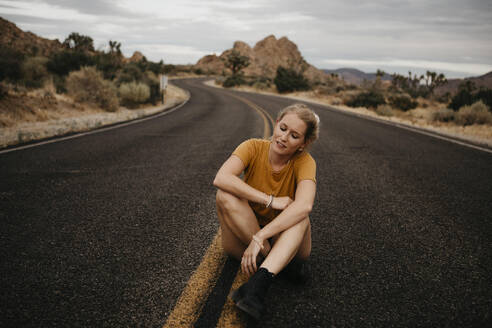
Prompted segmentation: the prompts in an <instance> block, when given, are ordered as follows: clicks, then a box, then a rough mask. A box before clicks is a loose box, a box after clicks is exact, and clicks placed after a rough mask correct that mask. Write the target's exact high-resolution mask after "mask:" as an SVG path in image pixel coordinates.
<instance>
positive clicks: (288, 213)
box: [214, 104, 319, 319]
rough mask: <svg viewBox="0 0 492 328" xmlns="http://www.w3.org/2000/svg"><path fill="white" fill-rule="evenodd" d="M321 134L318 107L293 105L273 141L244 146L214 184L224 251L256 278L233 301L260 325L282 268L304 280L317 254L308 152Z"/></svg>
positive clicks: (280, 121)
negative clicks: (314, 252)
mask: <svg viewBox="0 0 492 328" xmlns="http://www.w3.org/2000/svg"><path fill="white" fill-rule="evenodd" d="M318 131H319V118H318V116H317V115H316V114H315V113H314V112H313V111H312V110H311V109H309V108H308V107H307V106H305V105H303V104H294V105H291V106H288V107H286V108H284V109H283V110H282V111H280V113H279V114H278V117H277V121H276V124H275V127H274V131H273V136H272V137H271V139H270V140H262V139H250V140H247V141H245V142H243V143H242V144H240V145H239V146H238V147H237V148H236V150H235V151H234V152H233V154H232V155H231V157H229V159H227V160H226V161H225V163H224V164H223V165H222V167H221V168H220V169H219V171H218V173H217V176H216V178H215V180H214V186H216V187H217V188H218V189H219V190H218V191H217V215H218V217H219V221H220V227H221V230H222V245H223V247H224V250H225V251H226V252H227V253H228V254H229V255H231V256H233V257H235V258H237V259H238V260H240V261H241V268H242V270H243V272H245V273H247V274H248V276H250V279H249V280H248V282H246V283H245V284H243V285H242V286H241V287H240V288H239V289H238V290H236V291H234V292H233V293H232V296H231V297H232V299H233V301H234V303H235V304H236V306H237V307H239V308H240V309H242V310H243V311H245V312H246V313H248V314H250V315H252V316H253V317H255V318H256V319H259V318H260V316H261V314H262V312H263V311H264V304H263V299H264V297H265V294H266V292H267V289H268V287H269V285H270V284H271V282H272V280H273V277H274V276H275V275H277V274H279V273H280V272H281V271H282V270H283V272H285V273H286V274H288V277H291V278H296V279H297V280H302V279H303V278H304V276H303V270H304V267H305V261H306V260H307V259H308V257H309V255H310V253H311V225H310V223H309V217H308V215H309V213H310V212H311V209H312V206H313V202H314V197H315V193H316V163H315V161H314V159H313V158H312V157H311V155H310V154H309V153H307V152H306V148H307V147H308V146H310V145H311V144H312V143H313V142H314V141H315V140H316V139H317V137H318ZM243 171H244V181H243V180H242V179H240V178H239V176H240V175H241V173H242V172H243ZM257 263H261V265H260V267H259V269H257V265H258V264H257ZM284 268H285V269H284Z"/></svg>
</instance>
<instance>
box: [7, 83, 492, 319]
mask: <svg viewBox="0 0 492 328" xmlns="http://www.w3.org/2000/svg"><path fill="white" fill-rule="evenodd" d="M173 83H175V84H177V85H178V86H181V87H183V88H185V89H188V90H189V91H190V92H191V99H190V101H189V102H188V103H187V104H186V105H185V106H183V107H182V108H180V109H178V110H176V111H174V112H172V113H170V114H168V115H164V116H162V117H159V118H156V119H153V120H149V121H145V122H142V123H138V124H134V125H131V126H126V127H122V128H119V129H115V130H110V131H105V132H101V133H97V134H92V135H88V136H84V137H81V138H76V139H71V140H65V141H62V142H58V143H52V144H47V145H43V146H40V147H35V148H29V149H25V150H21V151H16V152H11V153H6V154H0V227H1V231H0V254H1V255H0V261H1V262H0V267H1V278H0V287H1V290H2V293H1V296H0V297H1V308H0V326H1V327H21V326H22V327H34V326H36V327H68V326H69V327H96V326H97V327H120V326H141V327H161V326H162V325H163V324H164V323H165V321H166V318H167V316H168V315H169V314H170V312H171V311H172V310H173V307H174V304H175V303H176V300H177V299H178V297H179V296H180V294H181V291H182V290H183V288H184V287H185V286H186V284H187V281H188V279H189V278H190V275H191V274H192V272H193V270H195V269H196V267H197V266H198V265H199V263H200V261H201V258H202V256H203V254H204V252H205V250H206V249H207V247H208V245H209V244H210V242H211V240H212V238H213V236H214V235H215V233H216V232H217V229H218V224H217V222H216V217H215V205H214V199H215V194H214V188H213V186H212V184H211V183H212V180H213V177H214V175H215V172H216V171H217V169H218V168H219V166H220V165H221V163H222V162H223V161H224V160H225V159H226V158H227V157H228V155H229V154H230V153H231V152H232V150H233V149H234V148H235V147H236V146H237V145H238V144H239V143H240V142H241V141H242V140H244V139H246V138H249V137H260V136H261V135H262V134H263V121H262V119H261V117H260V116H259V115H258V114H257V113H256V112H255V111H254V110H252V109H251V108H250V107H248V106H247V105H246V104H245V103H244V102H241V101H239V100H238V99H237V98H234V97H231V95H230V93H231V91H225V90H217V89H213V88H210V87H206V86H204V85H202V84H201V82H199V81H196V80H182V81H174V82H173ZM241 97H243V98H247V99H249V100H250V101H252V102H253V103H255V104H257V105H259V106H261V107H262V108H264V109H265V110H267V111H268V112H269V113H270V114H271V115H272V116H273V117H275V113H276V112H277V111H278V110H279V109H281V108H282V107H284V106H285V105H287V104H290V103H292V102H293V101H292V100H288V99H284V98H278V97H271V96H264V95H254V94H247V93H241ZM311 107H312V108H314V109H315V110H316V111H317V113H318V114H319V116H320V118H321V122H322V129H321V139H320V140H319V142H318V143H317V144H316V145H315V146H314V147H313V150H312V154H313V157H314V158H315V159H316V161H317V167H318V188H317V197H316V203H315V208H314V210H313V212H312V214H311V221H312V226H313V252H312V258H311V267H312V271H313V275H312V279H311V281H310V283H309V284H308V285H306V286H303V287H297V286H293V285H290V284H289V283H288V282H285V281H281V280H278V281H276V282H275V284H274V285H273V286H272V288H271V289H270V292H269V294H268V297H267V302H268V304H269V306H268V309H267V314H266V316H265V318H264V321H263V322H262V323H261V324H262V326H264V327H330V326H334V327H344V326H352V327H368V326H375V327H382V326H393V327H417V326H422V327H429V326H451V327H472V326H484V325H485V324H486V323H490V321H491V320H492V318H491V315H492V285H491V281H492V279H491V278H492V277H491V268H492V254H491V246H492V214H491V213H492V154H490V153H486V152H481V151H479V150H476V149H472V148H468V147H464V146H461V145H456V144H454V143H451V142H447V141H444V140H440V139H436V138H432V137H429V136H425V135H421V134H417V133H414V132H411V131H407V130H403V129H400V128H397V127H394V126H390V125H387V124H382V123H378V122H373V121H369V120H365V119H361V118H358V117H354V116H351V115H347V114H343V113H339V112H337V111H333V110H330V109H328V108H326V107H321V106H315V105H311Z"/></svg>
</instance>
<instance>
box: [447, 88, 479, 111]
mask: <svg viewBox="0 0 492 328" xmlns="http://www.w3.org/2000/svg"><path fill="white" fill-rule="evenodd" d="M473 98H474V97H473V94H472V93H471V91H470V90H466V89H461V90H459V91H458V92H457V93H456V94H455V95H454V96H453V98H451V103H450V104H449V107H450V108H451V109H453V110H455V111H457V110H459V109H460V108H461V107H463V106H466V105H471V104H472V103H473Z"/></svg>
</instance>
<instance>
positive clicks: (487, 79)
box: [435, 71, 492, 95]
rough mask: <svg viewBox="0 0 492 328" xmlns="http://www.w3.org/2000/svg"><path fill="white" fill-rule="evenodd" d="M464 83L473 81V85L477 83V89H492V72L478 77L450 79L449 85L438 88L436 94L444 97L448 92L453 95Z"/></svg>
mask: <svg viewBox="0 0 492 328" xmlns="http://www.w3.org/2000/svg"><path fill="white" fill-rule="evenodd" d="M464 81H472V82H473V83H475V86H476V87H477V88H479V87H485V88H489V89H492V71H491V72H488V73H487V74H484V75H481V76H477V77H468V78H465V79H449V80H448V83H446V84H445V85H443V86H440V87H438V88H436V90H435V93H436V94H437V95H442V94H445V93H446V92H449V93H450V94H453V93H455V92H456V91H458V87H459V85H460V84H461V83H463V82H464Z"/></svg>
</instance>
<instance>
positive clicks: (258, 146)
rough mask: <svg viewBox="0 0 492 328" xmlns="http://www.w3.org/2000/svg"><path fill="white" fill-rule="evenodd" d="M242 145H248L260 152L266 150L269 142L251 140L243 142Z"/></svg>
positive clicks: (256, 139) (265, 140)
mask: <svg viewBox="0 0 492 328" xmlns="http://www.w3.org/2000/svg"><path fill="white" fill-rule="evenodd" d="M243 144H244V145H248V146H249V147H252V148H254V149H256V150H261V149H264V148H268V146H269V144H270V140H267V139H260V138H251V139H247V140H245V141H243Z"/></svg>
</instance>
